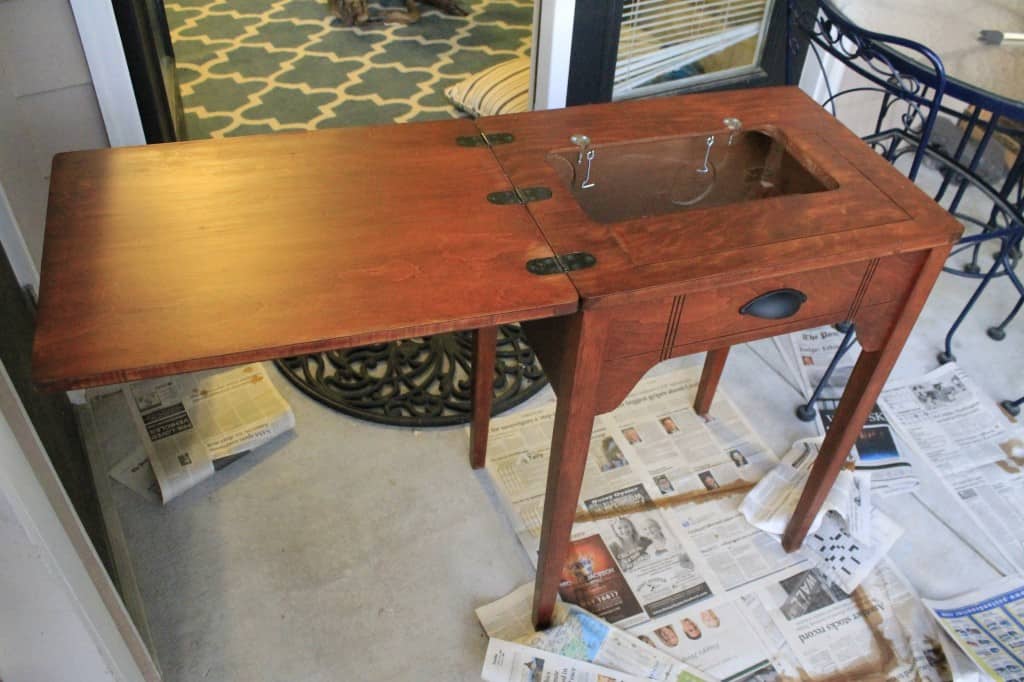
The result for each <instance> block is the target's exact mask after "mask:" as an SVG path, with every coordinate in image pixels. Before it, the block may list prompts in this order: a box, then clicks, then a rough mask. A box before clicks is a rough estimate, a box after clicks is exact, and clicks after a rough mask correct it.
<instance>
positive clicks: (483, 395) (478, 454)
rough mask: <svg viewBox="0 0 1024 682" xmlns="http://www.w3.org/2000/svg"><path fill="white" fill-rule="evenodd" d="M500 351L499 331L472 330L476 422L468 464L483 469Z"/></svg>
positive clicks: (471, 431) (472, 425)
mask: <svg viewBox="0 0 1024 682" xmlns="http://www.w3.org/2000/svg"><path fill="white" fill-rule="evenodd" d="M497 352H498V328H497V327H483V328H481V329H476V330H474V331H473V356H472V361H473V380H472V384H471V385H470V402H471V404H472V406H473V408H472V409H473V421H472V422H471V423H470V425H469V465H470V466H471V467H473V468H474V469H480V468H482V467H483V466H484V464H485V463H486V461H487V429H488V427H489V426H490V423H491V403H492V402H493V401H494V360H495V355H496V354H497Z"/></svg>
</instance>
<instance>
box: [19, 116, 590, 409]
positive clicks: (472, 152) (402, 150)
mask: <svg viewBox="0 0 1024 682" xmlns="http://www.w3.org/2000/svg"><path fill="white" fill-rule="evenodd" d="M475 133H476V129H475V128H474V126H473V123H472V122H470V121H466V120H460V121H444V122H433V123H422V124H410V125H402V126H379V127H369V128H353V129H344V130H330V131H317V132H313V133H297V134H284V135H270V136H253V137H244V138H234V139H223V140H203V141H195V142H185V143H176V144H164V145H154V146H148V147H136V148H122V149H107V150H100V151H91V152H75V153H70V154H61V155H59V156H58V157H57V158H56V160H55V161H54V167H53V177H52V180H51V193H50V204H49V212H48V215H47V224H46V238H45V247H44V254H43V268H42V285H41V288H40V296H39V322H38V328H37V332H36V338H35V347H34V361H33V366H34V367H33V369H34V379H35V381H36V382H37V383H39V384H40V385H43V386H47V387H50V388H60V389H68V388H76V387H84V386H90V385H97V384H104V383H115V382H120V381H127V380H134V379H141V378H146V377H153V376H160V375H164V374H173V373H178V372H183V371H191V370H198V369H205V368H209V367H217V366H225V365H232V364H238V363H242V362H249V361H254V360H266V359H271V358H276V357H281V356H287V355H293V354H297V353H305V352H313V351H318V350H326V349H331V348H340V347H346V346H353V345H359V344H364V343H370V342H378V341H384V340H391V339H398V338H405V337H411V336H419V335H422V334H431V333H436V332H443V331H450V330H453V329H474V328H479V327H488V326H493V325H495V324H499V323H503V322H513V321H517V320H523V319H530V318H533V317H546V316H550V315H557V314H562V313H567V312H572V311H573V310H575V309H576V307H577V300H578V299H577V295H576V291H575V289H574V288H573V286H572V284H571V283H570V282H569V281H568V279H567V278H565V277H564V276H562V275H556V276H548V277H538V276H536V275H532V274H530V273H529V272H527V271H526V269H525V264H526V261H528V260H530V259H532V258H543V257H549V256H551V250H550V248H549V247H548V245H547V243H546V242H545V240H544V238H543V237H542V236H541V234H540V232H539V231H538V229H537V227H536V226H535V224H534V223H533V222H532V220H531V218H530V216H529V215H528V214H527V212H526V211H525V209H524V208H523V207H522V206H519V205H513V206H496V205H494V204H491V203H489V202H488V201H487V200H486V196H487V194H488V193H490V192H493V191H496V190H507V189H509V188H510V186H509V183H508V179H507V178H506V177H505V175H504V174H503V173H502V171H501V169H500V168H499V167H498V165H497V163H495V161H494V158H493V156H492V154H491V152H490V150H489V149H488V148H487V147H482V148H466V147H460V146H457V145H456V143H455V138H456V137H457V136H460V135H473V134H475Z"/></svg>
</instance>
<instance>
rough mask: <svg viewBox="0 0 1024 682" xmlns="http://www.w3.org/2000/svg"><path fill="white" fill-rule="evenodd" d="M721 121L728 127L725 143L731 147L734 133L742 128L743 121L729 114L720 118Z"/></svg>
mask: <svg viewBox="0 0 1024 682" xmlns="http://www.w3.org/2000/svg"><path fill="white" fill-rule="evenodd" d="M722 123H723V124H724V125H725V127H726V128H728V129H729V141H728V142H727V143H726V144H727V145H728V146H730V147H731V146H732V140H733V138H734V137H736V133H738V132H740V129H741V128H743V122H742V121H740V120H739V119H738V118H733V117H732V116H730V117H729V118H724V119H722Z"/></svg>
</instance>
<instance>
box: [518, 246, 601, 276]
mask: <svg viewBox="0 0 1024 682" xmlns="http://www.w3.org/2000/svg"><path fill="white" fill-rule="evenodd" d="M596 264H597V259H596V258H594V256H593V255H592V254H589V253H587V252H586V251H576V252H574V253H566V254H563V255H561V256H555V257H554V258H550V257H549V258H534V259H533V260H528V261H526V269H527V270H528V271H530V272H532V273H533V274H535V275H554V274H557V273H560V272H572V271H573V270H586V269H587V268H591V267H594V266H595V265H596Z"/></svg>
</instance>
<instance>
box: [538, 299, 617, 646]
mask: <svg viewBox="0 0 1024 682" xmlns="http://www.w3.org/2000/svg"><path fill="white" fill-rule="evenodd" d="M607 330H608V323H607V318H605V317H604V316H603V315H601V314H600V313H583V312H579V313H576V314H575V315H573V316H571V317H569V318H565V333H564V339H565V344H566V348H567V351H566V356H565V361H564V362H563V363H562V366H561V367H560V368H559V373H560V376H559V381H558V382H557V384H556V385H557V386H558V403H557V406H556V408H555V424H554V434H553V437H552V439H551V461H550V463H549V465H548V483H547V491H546V493H545V497H544V519H543V522H542V524H541V534H540V553H539V555H538V560H537V581H536V585H535V588H534V594H533V622H534V624H535V625H536V626H537V628H538V629H540V628H544V627H547V626H548V625H549V624H550V622H551V613H552V611H553V610H554V607H555V597H556V596H557V595H558V583H559V581H560V579H561V573H562V566H563V564H564V563H565V559H566V555H567V554H568V551H569V537H570V535H571V533H572V523H573V519H574V518H575V516H576V505H577V503H578V502H579V497H580V484H581V483H582V481H583V470H584V467H585V466H586V462H587V449H588V447H589V445H590V435H591V431H592V430H593V426H594V416H595V411H596V407H597V397H598V396H597V386H598V378H599V377H600V373H601V364H602V356H603V353H604V345H605V339H606V335H607Z"/></svg>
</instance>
